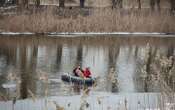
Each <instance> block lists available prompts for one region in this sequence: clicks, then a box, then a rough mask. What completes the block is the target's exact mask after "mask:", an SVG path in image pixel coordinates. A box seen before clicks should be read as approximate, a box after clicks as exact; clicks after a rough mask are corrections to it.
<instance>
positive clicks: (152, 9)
mask: <svg viewBox="0 0 175 110" xmlns="http://www.w3.org/2000/svg"><path fill="white" fill-rule="evenodd" d="M154 7H155V0H150V8H151V11H154Z"/></svg>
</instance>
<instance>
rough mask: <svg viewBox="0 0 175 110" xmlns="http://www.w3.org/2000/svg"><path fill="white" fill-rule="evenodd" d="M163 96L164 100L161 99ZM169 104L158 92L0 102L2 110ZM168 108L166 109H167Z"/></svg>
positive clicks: (109, 109) (122, 109)
mask: <svg viewBox="0 0 175 110" xmlns="http://www.w3.org/2000/svg"><path fill="white" fill-rule="evenodd" d="M163 98H164V101H163ZM163 103H164V104H169V103H170V102H168V101H167V100H166V99H165V96H163V95H161V94H160V93H131V94H127V93H125V94H109V93H96V94H93V93H92V94H90V95H89V96H82V95H76V96H52V97H45V98H39V99H26V100H17V101H16V102H15V103H14V104H13V102H12V101H7V102H2V101H1V102H0V107H1V109H2V110H11V108H14V109H13V110H31V109H32V110H43V109H47V110H128V109H129V110H147V109H148V110H160V109H167V108H168V106H167V105H165V106H163V105H159V104H163ZM167 110H168V109H167Z"/></svg>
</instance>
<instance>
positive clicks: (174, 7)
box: [170, 0, 175, 12]
mask: <svg viewBox="0 0 175 110" xmlns="http://www.w3.org/2000/svg"><path fill="white" fill-rule="evenodd" d="M170 4H171V12H173V11H175V0H170Z"/></svg>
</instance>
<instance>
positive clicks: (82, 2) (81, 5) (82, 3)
mask: <svg viewBox="0 0 175 110" xmlns="http://www.w3.org/2000/svg"><path fill="white" fill-rule="evenodd" d="M84 3H85V0H80V7H81V8H84Z"/></svg>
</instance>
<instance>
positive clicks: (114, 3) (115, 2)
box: [112, 0, 117, 9]
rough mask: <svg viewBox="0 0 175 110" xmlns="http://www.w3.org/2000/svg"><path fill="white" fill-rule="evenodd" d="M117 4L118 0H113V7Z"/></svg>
mask: <svg viewBox="0 0 175 110" xmlns="http://www.w3.org/2000/svg"><path fill="white" fill-rule="evenodd" d="M116 5H117V0H112V9H113V8H116Z"/></svg>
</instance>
